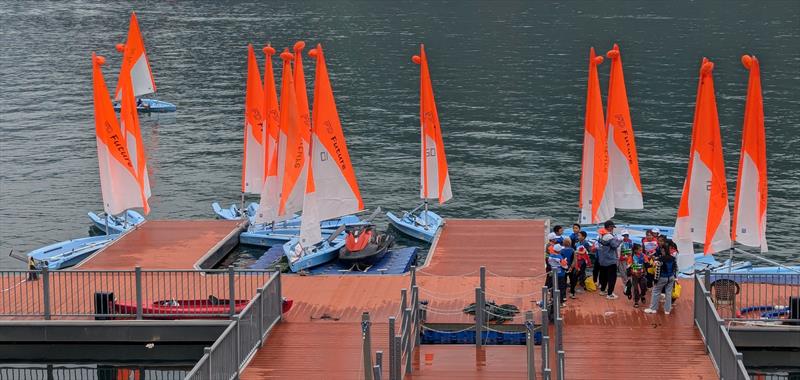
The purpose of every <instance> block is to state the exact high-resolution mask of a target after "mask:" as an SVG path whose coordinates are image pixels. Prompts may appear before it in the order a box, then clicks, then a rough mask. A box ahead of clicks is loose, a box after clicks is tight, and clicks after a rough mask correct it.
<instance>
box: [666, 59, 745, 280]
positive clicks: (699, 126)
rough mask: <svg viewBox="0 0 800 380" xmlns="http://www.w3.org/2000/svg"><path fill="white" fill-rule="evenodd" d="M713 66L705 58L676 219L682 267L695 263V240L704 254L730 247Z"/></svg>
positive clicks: (726, 193) (728, 214) (675, 237)
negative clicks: (684, 178) (701, 245)
mask: <svg viewBox="0 0 800 380" xmlns="http://www.w3.org/2000/svg"><path fill="white" fill-rule="evenodd" d="M713 69H714V64H713V63H712V62H710V61H708V60H707V59H705V58H703V63H702V65H701V69H700V83H699V85H698V89H697V102H696V104H695V111H694V125H693V126H692V147H691V150H690V156H689V168H688V171H687V175H686V181H685V182H684V185H683V195H682V197H681V203H680V207H679V208H678V218H677V221H676V222H675V236H674V240H675V242H676V243H677V245H678V266H679V268H681V269H686V268H688V267H691V266H692V265H693V264H694V249H693V244H692V242H698V243H703V244H704V248H703V252H704V253H705V254H711V253H714V252H719V251H722V250H725V249H728V248H730V247H731V237H730V211H729V209H728V188H727V185H726V183H725V162H724V161H723V157H722V141H721V139H720V131H719V119H718V116H717V101H716V98H715V95H714V78H713V76H712V70H713Z"/></svg>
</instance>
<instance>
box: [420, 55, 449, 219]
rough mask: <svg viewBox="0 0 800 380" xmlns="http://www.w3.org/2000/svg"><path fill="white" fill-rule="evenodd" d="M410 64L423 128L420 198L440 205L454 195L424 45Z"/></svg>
mask: <svg viewBox="0 0 800 380" xmlns="http://www.w3.org/2000/svg"><path fill="white" fill-rule="evenodd" d="M412 61H413V62H414V63H416V64H418V65H420V86H419V121H420V125H421V128H422V134H421V137H422V138H421V140H422V147H421V150H420V155H421V160H420V172H421V175H420V192H419V196H420V198H422V199H438V200H439V203H440V204H441V203H444V202H447V201H448V200H449V199H450V198H452V197H453V191H452V189H451V188H450V173H448V171H447V157H446V155H445V153H444V141H443V140H442V129H441V124H439V113H438V112H437V111H436V100H435V99H434V97H433V85H432V84H431V73H430V71H429V70H428V57H427V55H426V54H425V45H422V44H420V46H419V55H415V56H413V57H412Z"/></svg>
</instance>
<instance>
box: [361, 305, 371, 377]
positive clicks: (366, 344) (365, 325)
mask: <svg viewBox="0 0 800 380" xmlns="http://www.w3.org/2000/svg"><path fill="white" fill-rule="evenodd" d="M369 328H370V321H369V312H366V311H365V312H363V313H361V346H362V347H363V351H362V356H363V358H364V379H365V380H372V344H371V338H370V333H369Z"/></svg>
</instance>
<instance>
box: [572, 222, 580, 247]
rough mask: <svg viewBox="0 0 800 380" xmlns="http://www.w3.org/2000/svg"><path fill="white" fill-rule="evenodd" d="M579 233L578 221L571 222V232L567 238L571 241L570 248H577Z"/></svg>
mask: <svg viewBox="0 0 800 380" xmlns="http://www.w3.org/2000/svg"><path fill="white" fill-rule="evenodd" d="M580 234H581V225H580V224H578V223H575V224H573V225H572V233H571V234H569V240H570V241H572V248H577V245H578V239H579V236H580Z"/></svg>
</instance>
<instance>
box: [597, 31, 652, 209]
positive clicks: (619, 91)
mask: <svg viewBox="0 0 800 380" xmlns="http://www.w3.org/2000/svg"><path fill="white" fill-rule="evenodd" d="M606 56H607V57H608V58H609V59H611V77H610V78H609V80H608V99H607V101H608V108H607V111H606V118H607V119H606V125H607V126H608V161H609V169H608V170H609V172H608V176H609V180H610V181H611V183H612V184H613V189H614V207H615V208H618V209H641V208H643V207H644V205H643V202H642V183H641V181H640V180H639V157H638V156H637V154H636V141H635V140H634V136H633V135H634V134H633V126H632V125H631V112H630V108H629V107H628V94H627V92H626V91H625V77H624V76H623V74H622V57H621V55H620V52H619V46H618V45H617V44H614V48H613V49H611V50H610V51H609V52H608V53H606Z"/></svg>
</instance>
